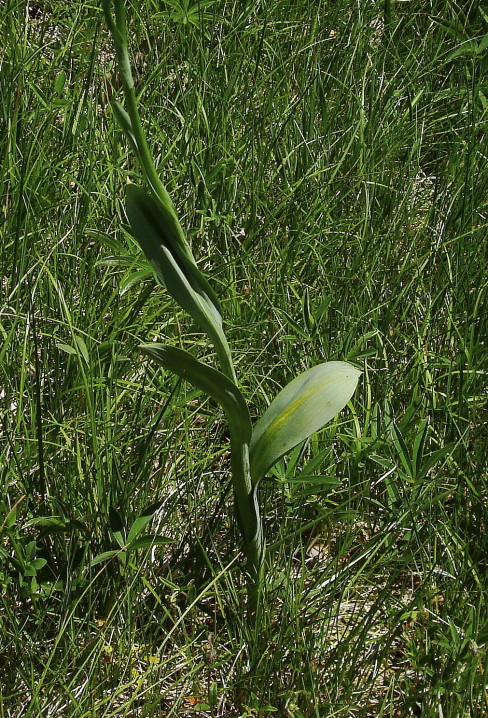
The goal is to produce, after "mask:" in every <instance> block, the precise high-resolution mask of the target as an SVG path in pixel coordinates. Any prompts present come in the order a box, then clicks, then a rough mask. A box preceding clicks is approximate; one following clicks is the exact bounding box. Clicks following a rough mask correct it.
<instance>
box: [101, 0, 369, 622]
mask: <svg viewBox="0 0 488 718" xmlns="http://www.w3.org/2000/svg"><path fill="white" fill-rule="evenodd" d="M102 5H103V10H104V14H105V19H106V22H107V25H108V28H109V30H110V32H111V35H112V38H113V42H114V46H115V53H116V58H117V62H118V67H119V72H120V77H121V80H122V86H123V90H124V96H125V104H126V109H124V108H123V107H122V106H121V105H120V104H119V103H118V102H117V101H113V109H114V113H115V116H116V118H117V120H118V122H119V124H120V126H121V128H122V130H123V131H124V133H125V135H126V137H127V139H128V140H129V142H130V145H131V147H132V149H133V151H134V153H135V155H136V157H137V159H138V160H139V164H140V167H141V169H142V171H143V174H144V178H145V180H146V182H147V185H148V188H147V189H143V188H142V187H139V186H137V185H135V184H129V185H128V187H127V196H126V212H127V216H128V219H129V222H130V227H131V231H132V234H133V236H134V238H135V239H136V240H137V242H138V243H139V245H140V247H141V249H142V250H143V252H144V254H145V255H146V257H147V259H148V260H149V262H150V264H151V266H152V268H153V270H154V273H155V275H156V277H157V279H158V280H159V282H160V283H161V284H162V285H163V286H164V287H165V288H166V290H167V291H168V293H169V294H170V295H171V297H172V298H173V299H174V300H175V301H176V302H177V303H178V304H179V305H180V307H181V308H182V309H183V310H185V311H186V312H187V313H188V314H189V315H190V316H191V317H192V319H193V320H194V322H195V324H196V325H197V326H198V327H199V329H200V330H201V331H203V332H204V333H205V334H206V335H207V337H208V339H209V340H210V342H211V343H212V344H213V347H214V349H215V353H216V356H217V360H218V363H219V364H220V370H218V369H215V368H213V367H211V366H209V365H207V364H204V363H203V362H201V361H200V360H199V359H197V358H196V357H195V356H193V355H192V354H190V353H189V352H187V351H185V350H184V349H181V348H177V347H175V346H170V345H168V344H158V343H151V344H142V345H141V346H140V349H141V350H142V351H143V352H144V353H145V354H147V355H148V356H150V357H151V358H153V359H155V360H156V361H157V362H158V363H159V364H160V365H161V366H162V367H164V368H165V369H167V370H169V371H172V372H174V373H175V374H177V375H178V376H180V377H181V378H183V379H185V380H186V381H188V382H190V383H191V384H192V385H193V386H194V387H195V388H196V389H198V390H200V391H203V392H205V393H207V394H208V395H209V396H210V397H212V399H214V401H216V402H217V403H218V404H219V405H220V407H221V408H222V409H223V411H224V413H225V416H226V419H227V422H228V424H229V429H230V447H231V473H232V485H233V492H234V514H235V519H236V521H237V524H238V527H239V530H240V533H241V536H242V541H243V547H244V551H245V554H246V558H247V566H246V569H247V577H248V608H249V611H250V614H251V615H254V614H255V613H256V610H257V607H258V601H259V595H260V582H261V579H262V573H263V566H264V559H265V538H264V535H263V520H262V517H261V514H260V508H259V501H258V489H259V483H260V482H261V480H262V479H263V477H264V476H265V474H266V472H267V471H268V470H269V469H270V468H271V467H272V466H273V465H274V464H275V463H276V462H277V461H278V459H280V458H281V457H282V456H283V455H284V454H286V453H288V452H289V451H291V449H293V448H294V447H295V446H297V445H298V444H299V443H301V442H302V441H304V440H306V439H307V438H308V437H309V436H311V434H313V433H314V432H316V431H318V430H319V429H320V428H321V427H322V426H323V425H324V424H325V423H327V422H328V421H329V420H330V419H332V418H333V417H334V416H335V415H336V414H337V413H338V412H339V411H341V410H342V409H343V408H344V407H345V405H346V404H347V402H348V401H349V400H350V398H351V397H352V395H353V393H354V390H355V388H356V385H357V382H358V379H359V376H360V373H361V372H360V371H359V370H358V369H356V368H355V367H354V366H352V365H351V364H348V363H346V362H342V361H331V362H325V363H323V364H319V365H317V366H314V367H312V368H310V369H308V370H307V371H305V372H303V373H302V374H300V375H299V376H298V377H296V378H295V379H293V381H291V382H290V383H289V384H288V385H287V386H286V387H285V388H284V389H283V390H282V391H280V392H279V394H278V395H277V396H276V397H275V399H274V400H273V401H272V402H271V404H270V405H269V407H268V408H267V410H266V411H265V413H264V414H263V416H262V417H261V418H260V419H259V420H258V421H257V422H256V423H255V424H254V426H253V424H252V422H251V416H250V413H249V408H248V406H247V404H246V400H245V398H244V396H243V394H242V392H241V390H240V389H239V386H238V381H237V376H236V372H235V367H234V363H233V360H232V355H231V351H230V348H229V344H228V342H227V339H226V336H225V333H224V329H223V324H222V315H221V307H220V304H219V301H218V299H217V296H216V294H215V292H214V291H213V289H212V287H211V285H210V283H209V282H208V280H207V279H206V277H205V276H204V275H203V273H202V272H201V271H200V269H199V268H198V265H197V263H196V261H195V258H194V256H193V253H192V250H191V248H190V246H189V244H188V242H187V240H186V238H185V233H184V231H183V229H182V227H181V224H180V222H179V220H178V216H177V213H176V210H175V208H174V205H173V203H172V201H171V198H170V196H169V194H168V192H167V191H166V188H165V186H164V184H163V183H162V181H161V179H160V177H159V175H158V173H157V171H156V168H155V165H154V162H153V160H152V157H151V153H150V151H149V147H148V144H147V141H146V137H145V134H144V131H143V128H142V124H141V120H140V116H139V111H138V107H137V98H136V93H135V88H134V81H133V78H132V72H131V68H130V61H129V52H128V39H127V24H126V14H125V7H124V2H123V0H114V2H113V3H112V2H110V0H102ZM112 7H113V12H112Z"/></svg>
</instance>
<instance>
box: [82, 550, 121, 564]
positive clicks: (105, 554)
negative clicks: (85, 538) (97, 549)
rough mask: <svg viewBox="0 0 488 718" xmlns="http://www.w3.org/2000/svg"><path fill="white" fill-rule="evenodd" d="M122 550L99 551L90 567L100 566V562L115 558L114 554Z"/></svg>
mask: <svg viewBox="0 0 488 718" xmlns="http://www.w3.org/2000/svg"><path fill="white" fill-rule="evenodd" d="M119 553H120V551H104V552H103V553H99V554H98V556H95V558H94V559H92V560H91V561H90V564H89V565H90V567H93V566H98V564H99V563H103V562H104V561H108V560H109V559H112V558H114V556H118V555H119Z"/></svg>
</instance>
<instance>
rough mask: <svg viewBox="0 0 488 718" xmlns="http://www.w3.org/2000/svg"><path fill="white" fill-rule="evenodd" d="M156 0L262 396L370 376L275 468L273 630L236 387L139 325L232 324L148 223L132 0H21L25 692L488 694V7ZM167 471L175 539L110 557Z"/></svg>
mask: <svg viewBox="0 0 488 718" xmlns="http://www.w3.org/2000/svg"><path fill="white" fill-rule="evenodd" d="M134 5H135V6H136V7H137V9H136V7H134V8H131V9H129V27H130V30H131V43H132V44H131V48H132V52H133V55H132V61H133V66H134V67H135V68H136V71H135V75H136V77H137V93H138V96H139V100H140V112H141V116H142V121H143V124H144V128H145V130H146V132H147V135H148V139H149V143H150V146H151V149H152V151H153V153H154V156H155V158H156V164H157V167H158V170H159V172H160V173H161V176H162V178H163V179H164V181H165V183H166V186H167V188H168V190H169V192H170V194H171V197H172V199H173V201H174V204H175V206H176V208H177V211H178V213H179V216H180V218H181V221H182V224H183V226H184V227H185V229H186V230H187V232H188V235H189V238H190V241H191V244H192V247H193V250H194V252H195V255H196V257H197V259H198V262H199V265H200V267H201V268H202V269H203V270H204V271H205V272H206V273H207V274H208V275H209V276H210V277H211V280H212V282H213V286H214V288H215V290H216V292H217V294H218V295H219V298H220V299H221V302H222V304H223V309H224V312H223V313H224V317H226V318H227V322H226V327H225V328H226V334H227V336H228V338H229V343H230V344H231V347H232V349H233V354H234V357H235V362H236V367H237V371H238V374H239V377H240V378H241V380H242V386H243V387H244V392H245V395H246V399H247V400H248V402H249V404H250V406H251V410H252V413H253V417H255V416H258V415H260V414H262V412H263V410H264V408H265V406H266V405H267V403H268V402H269V401H270V399H271V398H272V397H273V396H274V395H275V394H276V393H277V390H278V389H279V388H280V387H282V386H284V385H285V383H286V382H287V381H289V380H290V379H291V378H293V377H294V376H296V375H297V374H298V373H299V372H300V371H302V370H304V369H306V368H308V367H309V366H312V365H314V364H317V363H320V362H321V361H327V360H331V359H332V360H335V359H339V360H346V361H350V362H353V363H355V364H356V365H357V366H359V367H360V368H362V369H363V371H364V374H363V380H362V383H361V387H360V389H359V390H358V391H357V392H356V394H355V395H354V397H353V399H352V401H351V403H350V406H349V408H348V409H346V410H345V411H344V412H343V413H342V414H341V416H340V417H338V418H337V419H336V420H335V421H333V422H332V423H331V424H329V425H328V427H327V428H326V429H324V430H323V431H322V432H321V433H320V434H319V435H317V436H315V437H313V438H312V439H311V440H310V441H309V442H308V443H307V444H306V445H305V446H303V447H301V448H299V449H297V450H295V451H294V452H293V454H292V455H291V456H290V457H289V458H288V459H287V460H286V461H282V462H280V463H279V464H278V465H277V466H276V467H275V468H274V469H273V470H272V471H271V473H270V476H269V479H268V480H266V482H265V483H264V484H263V485H262V487H261V500H262V503H263V505H264V510H263V515H265V516H266V517H267V525H266V533H267V538H268V544H269V549H268V561H267V566H266V578H267V581H266V586H265V599H264V601H265V606H266V611H265V615H264V616H263V623H262V625H261V626H260V630H259V631H257V630H256V631H255V632H254V633H252V632H250V631H251V629H250V628H249V626H248V624H246V622H245V621H244V620H243V616H244V608H243V606H244V595H245V585H244V582H243V578H242V572H241V566H242V557H240V556H236V555H235V550H234V547H235V543H236V539H237V530H236V527H235V526H234V525H233V523H232V522H231V521H230V519H229V516H230V515H231V514H230V513H229V510H228V507H229V506H230V505H231V501H232V497H231V491H230V484H229V455H228V436H227V435H226V433H225V421H224V417H223V415H222V414H221V413H220V412H219V411H218V410H217V408H216V406H215V405H214V404H213V403H212V402H208V401H206V400H205V399H204V397H203V396H202V395H200V394H198V393H197V392H195V391H193V390H192V389H191V388H190V387H189V385H187V384H184V383H180V382H179V381H177V380H175V379H174V377H172V376H171V375H169V374H166V373H164V372H162V371H161V370H159V369H157V368H156V367H155V366H154V365H152V364H151V363H150V362H149V361H146V360H144V359H143V357H142V355H139V353H138V350H137V345H138V344H139V343H140V342H141V341H151V340H153V339H158V340H168V341H170V342H172V343H175V344H177V345H181V346H183V347H186V348H188V347H193V346H194V345H195V341H197V342H199V341H200V338H199V335H198V334H197V333H196V330H195V328H194V327H193V326H192V324H191V323H190V322H189V321H188V318H187V317H186V316H185V315H183V314H182V313H180V312H179V311H177V310H176V309H175V307H174V305H173V303H172V302H171V300H170V299H169V298H168V296H167V295H166V293H165V292H164V290H162V289H161V288H159V287H156V285H155V283H154V281H153V279H152V275H151V273H150V272H149V271H147V265H146V264H145V263H144V261H143V260H142V258H141V257H140V255H139V254H138V253H137V251H136V247H135V245H134V243H133V242H131V241H130V240H129V239H128V237H127V236H126V234H125V233H124V231H123V223H124V222H125V221H126V219H125V218H124V216H123V214H122V200H123V197H124V186H125V182H126V177H127V173H128V172H129V173H132V176H133V177H137V176H138V175H137V173H138V168H137V167H136V165H135V162H134V160H133V157H132V154H131V151H130V148H129V147H127V146H126V144H125V142H124V141H123V140H122V138H121V133H120V131H119V130H118V128H117V126H116V123H115V121H114V118H113V116H112V112H111V108H110V104H109V100H110V98H111V97H112V96H114V97H118V98H119V99H120V87H119V83H118V80H117V75H116V70H115V65H114V59H113V55H112V46H111V42H110V38H109V37H108V34H107V32H106V30H105V27H104V24H103V18H102V12H101V10H100V8H99V7H98V4H97V3H96V2H94V3H86V2H80V1H79V0H72V2H71V3H70V4H69V6H68V5H66V4H65V3H58V2H55V1H51V2H47V0H46V1H45V2H41V1H40V0H39V2H37V3H30V5H29V6H28V5H27V4H26V3H25V2H20V1H18V0H6V2H4V3H3V5H2V6H1V8H0V33H1V37H0V43H1V45H0V46H1V47H2V51H1V53H0V82H1V86H2V90H1V93H0V147H1V151H0V162H1V172H0V197H1V222H0V240H1V242H0V268H1V278H0V279H1V285H0V287H1V288H0V332H1V336H2V343H1V346H0V507H1V512H0V527H1V534H2V537H1V544H0V601H1V604H0V717H1V718H4V717H7V716H8V717H9V718H10V717H11V716H12V717H15V718H17V717H20V716H22V717H25V718H38V717H39V716H51V715H56V716H69V717H70V718H71V717H72V718H89V717H90V718H92V717H95V716H96V718H101V717H104V718H108V717H109V716H125V717H126V718H129V717H132V716H138V717H139V716H141V717H142V716H146V717H148V718H151V717H152V716H184V715H194V716H241V717H244V716H264V715H267V714H268V712H269V711H271V708H273V709H275V714H276V715H279V716H286V717H288V716H290V717H293V718H302V717H303V716H306V717H307V718H308V717H310V718H312V717H313V718H319V717H322V716H341V717H342V716H343V717H344V718H346V717H347V718H349V716H385V717H386V716H388V717H390V716H415V715H418V716H420V715H421V716H433V717H434V716H439V715H441V714H442V715H443V716H444V717H446V716H449V717H450V718H458V717H463V718H464V717H465V716H466V717H469V716H482V715H484V714H485V713H486V712H487V710H488V708H487V704H488V699H487V685H488V675H487V666H488V659H487V645H488V607H487V568H488V567H487V560H486V554H487V552H486V539H485V534H486V530H487V508H486V505H487V499H488V478H487V472H486V367H487V346H486V336H487V320H486V317H487V314H486V304H487V281H486V266H487V243H486V232H487V221H486V214H487V209H488V207H487V203H486V198H487V196H488V192H487V190H488V181H487V180H488V171H487V162H486V129H487V109H488V99H487V98H488V88H487V85H486V61H487V60H486V51H484V54H483V51H481V50H480V51H479V52H476V51H475V49H476V47H478V45H479V43H480V42H481V39H482V37H483V36H484V35H486V32H487V27H486V26H487V22H486V17H484V16H483V14H482V12H481V11H480V9H479V7H478V3H475V2H473V3H470V2H468V3H456V2H454V0H449V1H448V2H442V3H440V2H436V1H435V0H430V1H429V0H425V1H424V2H412V3H395V2H385V3H379V2H377V3H347V2H344V1H340V2H336V3H332V2H320V1H319V2H313V3H312V2H306V1H305V0H301V1H298V0H295V1H294V2H293V0H286V1H285V0H272V1H271V0H265V1H264V2H261V3H258V2H255V1H254V0H249V2H244V3H223V2H220V1H215V2H212V3H209V4H208V5H206V6H205V7H204V8H203V7H202V8H201V9H200V13H194V14H190V19H191V20H192V21H193V22H190V23H188V22H186V24H185V16H184V14H183V15H181V13H180V14H178V13H177V12H176V11H175V13H176V14H175V15H173V16H172V17H170V18H169V19H168V18H167V17H165V16H164V15H162V14H161V13H162V11H163V10H164V9H166V10H168V11H170V6H169V4H165V3H159V2H155V0H145V2H143V3H134ZM181 5H184V3H183V0H182V1H181ZM202 5H203V3H202ZM385 13H386V20H387V22H386V24H385ZM468 40H472V42H471V43H468V42H467V41H468ZM205 346H206V345H205V344H204V343H203V342H202V343H201V351H202V353H204V352H205V351H206V349H205ZM209 360H210V361H212V360H211V359H209ZM154 502H161V505H160V507H159V508H158V510H157V511H156V512H155V514H154V517H153V520H152V522H151V523H150V524H148V528H147V531H148V532H149V533H151V534H161V535H164V536H166V537H169V538H171V539H172V540H173V543H171V544H170V545H167V546H154V547H153V548H150V549H141V550H139V551H138V552H137V553H134V554H131V555H130V557H129V560H128V562H127V563H126V565H125V567H123V566H122V565H121V562H120V561H119V560H118V559H117V558H115V559H113V560H112V561H110V562H108V563H100V564H97V565H94V566H92V567H91V565H90V564H91V562H92V561H93V559H94V558H95V557H96V556H98V555H99V554H100V553H102V552H104V551H110V550H113V549H115V548H117V542H116V539H115V536H114V532H116V531H117V521H118V520H119V519H118V518H117V515H119V516H120V517H122V521H123V522H124V523H126V524H127V526H130V525H131V524H132V522H133V521H134V520H135V519H136V517H137V516H138V515H139V514H140V513H141V512H142V511H143V510H144V509H145V507H147V506H148V505H151V504H153V503H154ZM115 510H116V511H115ZM116 512H117V513H116Z"/></svg>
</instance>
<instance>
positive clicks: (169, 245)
mask: <svg viewBox="0 0 488 718" xmlns="http://www.w3.org/2000/svg"><path fill="white" fill-rule="evenodd" d="M127 216H128V218H129V222H130V225H131V229H132V232H133V234H134V237H135V238H136V240H137V241H138V243H139V245H140V246H141V249H142V250H143V252H144V254H145V255H146V257H147V259H148V260H149V262H150V264H151V266H152V267H153V269H154V272H155V273H156V276H157V277H158V279H159V281H160V282H161V283H162V284H163V285H164V286H165V287H166V289H167V291H168V292H169V294H170V295H171V296H172V297H173V299H174V300H175V301H176V302H178V304H179V305H180V306H181V307H182V309H184V310H185V311H186V312H188V314H189V315H190V316H191V317H192V318H193V319H194V320H195V322H196V323H197V324H198V326H199V327H200V329H202V330H203V331H204V332H206V333H207V334H208V336H209V338H210V340H211V342H212V343H213V345H214V347H215V349H216V352H217V355H218V357H219V359H220V361H221V363H222V368H223V371H224V373H225V374H226V376H227V377H229V378H230V379H231V380H232V381H234V382H235V373H234V368H233V365H232V359H231V354H230V349H229V345H228V343H227V339H226V338H225V335H224V332H223V330H222V317H221V315H220V309H219V303H218V300H217V297H216V295H215V293H214V292H213V290H212V288H211V287H210V285H209V283H208V281H207V280H206V279H205V277H204V276H203V274H202V273H201V272H200V270H199V269H198V267H197V265H196V263H195V260H194V258H193V255H192V253H191V250H190V248H189V246H188V244H187V243H186V241H185V240H184V239H183V238H182V237H180V235H179V233H178V232H177V231H176V230H175V227H174V224H173V223H172V221H171V217H170V216H169V215H168V214H167V213H166V212H165V211H164V208H163V207H162V206H161V203H160V202H159V201H158V200H157V199H155V198H154V197H152V196H150V195H149V194H147V192H145V191H144V190H142V189H140V188H139V187H136V186H135V185H129V186H128V187H127Z"/></svg>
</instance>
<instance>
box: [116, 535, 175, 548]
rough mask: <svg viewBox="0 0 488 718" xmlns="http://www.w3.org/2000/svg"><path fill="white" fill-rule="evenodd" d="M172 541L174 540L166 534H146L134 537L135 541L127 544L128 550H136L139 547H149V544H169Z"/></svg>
mask: <svg viewBox="0 0 488 718" xmlns="http://www.w3.org/2000/svg"><path fill="white" fill-rule="evenodd" d="M170 543H174V540H173V539H170V538H167V537H166V536H159V535H158V534H146V535H145V536H140V537H139V538H137V539H134V541H132V542H131V543H130V544H129V545H128V546H127V551H135V550H136V549H138V548H147V547H148V546H167V545H168V544H170Z"/></svg>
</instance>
